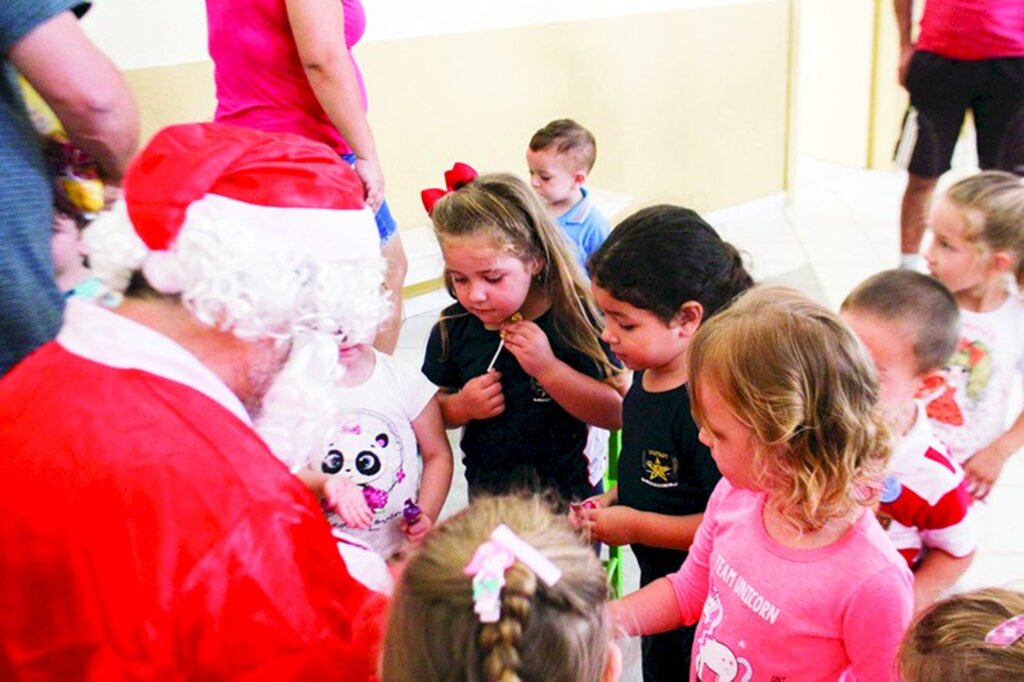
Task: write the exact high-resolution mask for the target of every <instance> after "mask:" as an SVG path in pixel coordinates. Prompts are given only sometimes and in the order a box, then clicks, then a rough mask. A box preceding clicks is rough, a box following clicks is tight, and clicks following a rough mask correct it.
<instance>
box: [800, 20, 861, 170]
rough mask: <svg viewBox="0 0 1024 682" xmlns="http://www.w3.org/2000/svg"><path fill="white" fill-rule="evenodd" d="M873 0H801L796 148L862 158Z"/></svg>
mask: <svg viewBox="0 0 1024 682" xmlns="http://www.w3.org/2000/svg"><path fill="white" fill-rule="evenodd" d="M874 19H875V6H874V0H804V1H803V2H802V15H801V25H800V65H799V82H800V91H799V92H800V94H799V97H798V100H797V101H798V104H797V106H798V109H797V117H796V137H797V150H798V153H799V154H805V155H808V156H813V157H815V158H818V159H823V160H826V161H834V162H836V163H843V164H847V165H851V166H860V167H863V166H864V165H865V164H866V163H867V156H868V138H869V130H870V116H871V87H872V81H871V78H872V68H871V67H872V51H873V48H874Z"/></svg>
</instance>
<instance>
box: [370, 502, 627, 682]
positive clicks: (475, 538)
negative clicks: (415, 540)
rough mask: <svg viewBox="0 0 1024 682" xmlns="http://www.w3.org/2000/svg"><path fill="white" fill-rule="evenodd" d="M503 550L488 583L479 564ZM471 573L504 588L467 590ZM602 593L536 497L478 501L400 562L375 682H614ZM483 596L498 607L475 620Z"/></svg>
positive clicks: (583, 556) (587, 557)
mask: <svg viewBox="0 0 1024 682" xmlns="http://www.w3.org/2000/svg"><path fill="white" fill-rule="evenodd" d="M502 525H504V526H505V527H506V528H505V530H507V531H511V533H512V541H511V542H507V543H506V541H502V542H499V543H498V547H495V545H494V539H495V538H496V537H498V538H499V539H501V538H505V539H506V540H507V538H508V537H509V535H508V534H507V533H505V534H504V535H500V534H499V533H495V531H496V529H498V528H499V527H500V526H502ZM506 546H508V547H511V548H512V552H510V554H511V557H510V560H508V561H505V562H501V563H499V564H498V566H499V568H498V571H497V574H496V575H492V576H488V575H487V573H486V567H485V566H483V565H481V562H480V558H481V557H482V556H494V555H495V554H497V553H498V552H500V551H503V549H504V548H505V547H506ZM523 546H525V547H526V549H525V552H522V553H521V552H520V551H519V548H522V547H523ZM531 550H532V551H531ZM549 571H553V574H552V573H549ZM553 575H557V579H555V580H554V582H553V583H552V584H549V582H548V581H549V580H550V579H551V578H552V577H553ZM477 576H481V577H482V578H486V577H495V578H498V579H499V580H500V581H503V583H504V584H503V585H502V586H500V587H499V588H498V589H497V591H493V590H487V589H486V587H482V588H480V587H478V588H476V589H475V588H474V580H476V582H477V583H478V584H479V583H480V581H481V577H477ZM607 596H608V585H607V582H606V578H605V575H604V571H603V570H602V568H601V564H600V562H598V560H597V558H596V557H595V556H594V552H593V550H592V549H591V548H590V547H587V546H585V545H583V544H581V543H580V540H579V538H578V537H577V535H576V534H575V533H574V531H573V530H572V529H571V528H570V527H569V525H568V523H567V522H566V521H565V519H564V517H562V518H559V517H556V516H555V515H554V514H553V512H552V511H551V510H550V509H549V508H547V507H546V506H544V504H543V503H542V502H540V501H539V500H538V499H536V498H532V499H527V498H516V497H482V498H480V499H478V500H476V501H475V502H474V503H473V504H472V505H471V506H470V507H468V508H467V509H464V510H462V511H461V512H459V513H458V514H457V515H455V516H453V517H451V518H449V519H447V520H445V521H443V522H442V523H441V524H439V525H438V526H437V527H436V528H435V529H434V531H433V532H432V533H431V534H430V535H429V536H427V539H426V541H425V542H424V544H423V546H422V547H421V549H420V550H419V551H418V552H416V553H415V554H414V555H413V557H412V559H410V561H409V563H408V564H407V565H406V567H405V570H404V571H403V573H402V576H401V578H400V579H399V584H398V587H397V589H396V592H395V597H394V600H393V602H392V604H391V608H390V614H389V620H388V626H387V633H386V635H385V640H384V657H383V667H382V673H381V679H382V680H383V682H413V681H415V682H434V681H435V680H436V681H439V682H440V681H441V680H444V681H446V682H477V681H478V680H479V681H491V680H494V681H498V680H500V681H501V682H514V681H516V680H545V682H599V681H601V682H603V681H610V680H615V679H617V678H618V674H619V671H620V669H621V656H620V654H619V651H618V649H617V648H616V646H615V645H614V644H613V643H612V641H611V638H612V634H611V623H610V620H611V619H610V618H609V616H608V611H607ZM488 598H493V599H494V600H495V603H496V606H497V613H495V614H494V616H495V617H496V620H495V622H482V617H481V615H480V614H478V613H477V611H478V610H479V611H485V610H486V609H485V608H484V605H485V602H487V600H488Z"/></svg>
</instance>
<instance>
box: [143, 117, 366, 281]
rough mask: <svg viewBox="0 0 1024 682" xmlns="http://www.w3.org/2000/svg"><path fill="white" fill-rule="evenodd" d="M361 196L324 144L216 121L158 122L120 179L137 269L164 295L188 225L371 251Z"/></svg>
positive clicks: (359, 253)
mask: <svg viewBox="0 0 1024 682" xmlns="http://www.w3.org/2000/svg"><path fill="white" fill-rule="evenodd" d="M363 197H364V194H363V184H362V182H361V181H360V179H359V177H358V176H357V175H356V173H355V171H354V170H352V168H351V167H350V166H349V165H348V164H347V163H345V162H344V161H343V160H342V159H340V158H339V157H338V155H337V154H336V153H335V152H334V151H333V150H332V149H331V148H330V147H328V146H326V145H323V144H320V143H318V142H313V141H312V140H308V139H306V138H304V137H300V136H298V135H292V134H289V133H268V132H263V131H256V130H249V129H246V128H237V127H234V126H227V125H222V124H217V123H192V124H184V125H177V126H171V127H168V128H165V129H163V130H161V131H160V132H159V133H157V134H156V136H154V138H153V139H152V141H151V142H150V143H149V145H147V147H146V148H145V149H144V150H143V151H142V152H140V153H139V155H138V156H137V157H136V158H135V160H134V161H133V162H132V164H131V165H130V166H129V168H128V171H127V173H126V174H125V177H124V200H125V204H126V208H127V212H128V216H129V218H130V220H131V224H132V226H133V228H134V230H135V233H136V234H137V235H138V236H139V238H140V239H141V240H142V242H143V243H144V244H145V245H146V247H147V248H148V249H149V254H148V255H146V257H145V258H144V260H143V262H142V266H141V267H142V271H143V274H144V275H145V277H146V279H147V281H148V282H149V283H150V285H151V286H153V287H154V288H155V289H156V290H158V291H160V292H162V293H165V294H175V293H180V291H181V284H180V281H179V280H180V277H179V275H180V266H181V264H180V262H179V261H178V254H177V253H176V252H175V249H174V246H175V242H176V241H177V239H178V236H179V235H180V233H181V232H182V231H184V230H187V229H188V228H189V226H190V225H192V224H200V223H202V224H206V225H214V226H216V225H217V224H218V223H221V222H232V223H234V224H240V225H244V226H245V228H246V230H245V234H246V235H249V234H251V236H252V239H253V240H254V241H258V242H260V243H261V244H266V245H268V246H269V247H270V248H274V249H280V250H282V251H290V252H301V253H307V254H310V255H315V257H316V258H317V259H318V260H325V261H357V260H361V259H369V258H379V257H380V240H379V236H378V233H377V229H376V222H375V220H374V216H373V212H372V211H371V210H370V209H369V208H368V207H367V206H366V204H365V201H364V198H363ZM250 230H251V232H250Z"/></svg>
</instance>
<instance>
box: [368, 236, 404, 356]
mask: <svg viewBox="0 0 1024 682" xmlns="http://www.w3.org/2000/svg"><path fill="white" fill-rule="evenodd" d="M381 252H382V253H383V254H384V257H385V258H386V259H387V261H388V269H387V272H386V273H385V274H384V286H386V287H387V288H388V291H390V292H391V300H392V303H393V304H394V309H393V310H392V311H391V316H390V317H388V319H387V320H385V321H384V324H382V325H381V327H380V329H379V330H378V331H377V338H375V339H374V340H373V347H374V348H376V349H377V350H379V351H380V352H381V353H387V354H388V355H391V354H393V353H394V352H395V346H397V345H398V333H399V332H400V331H401V330H402V286H403V285H404V284H405V273H406V271H407V270H408V269H409V261H408V259H407V258H406V257H405V247H404V246H402V237H401V235H400V234H399V232H398V231H397V230H396V231H395V233H394V234H393V235H391V239H389V240H388V243H387V244H385V245H384V248H383V249H381Z"/></svg>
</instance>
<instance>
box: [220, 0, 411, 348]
mask: <svg viewBox="0 0 1024 682" xmlns="http://www.w3.org/2000/svg"><path fill="white" fill-rule="evenodd" d="M206 17H207V23H208V25H209V50H210V57H211V58H212V59H213V64H214V69H215V70H214V79H215V80H216V84H217V113H216V115H215V117H214V119H215V120H216V121H217V122H219V123H230V124H232V125H237V126H243V127H246V128H256V129H257V130H269V131H275V132H288V133H296V134H298V135H302V136H304V137H308V138H310V139H313V140H316V141H318V142H323V143H324V144H327V145H329V146H330V147H331V148H333V149H334V150H335V151H337V152H338V153H339V154H340V155H342V156H343V157H344V158H345V160H346V161H348V162H349V163H351V164H352V165H353V166H354V167H355V169H356V172H357V173H358V174H359V177H360V178H361V179H362V181H363V184H364V186H365V189H366V202H367V204H368V205H369V206H370V207H371V208H373V210H374V212H375V213H376V216H377V230H378V232H379V233H380V238H381V249H382V251H383V253H384V256H385V257H386V258H387V259H388V273H387V285H388V288H389V289H390V290H391V292H392V298H393V300H394V304H395V305H394V312H393V313H392V316H391V319H390V320H389V323H385V324H384V325H382V330H381V332H380V333H379V334H378V336H377V339H376V341H375V345H376V346H377V348H378V349H379V350H382V351H384V352H386V353H391V352H393V351H394V349H395V345H396V343H397V341H398V329H399V324H398V321H399V320H401V289H402V283H403V281H404V279H405V272H406V269H407V261H406V257H405V250H404V249H403V247H402V240H401V238H400V236H399V234H398V232H397V231H396V229H395V227H396V226H395V220H394V218H393V217H392V216H391V212H390V210H389V209H388V205H387V202H385V201H384V174H383V172H382V171H381V167H380V161H379V160H378V158H377V147H376V145H375V143H374V140H373V133H372V132H371V130H370V125H369V123H368V122H367V120H366V88H365V87H364V85H363V78H362V74H361V73H360V71H359V67H358V66H357V65H356V63H355V60H354V59H353V58H352V47H353V46H354V45H355V44H356V43H357V42H358V41H359V39H360V38H361V37H362V35H363V31H364V29H365V27H366V16H365V14H364V13H363V6H362V4H361V3H360V2H359V0H245V2H236V1H235V0H206Z"/></svg>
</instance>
